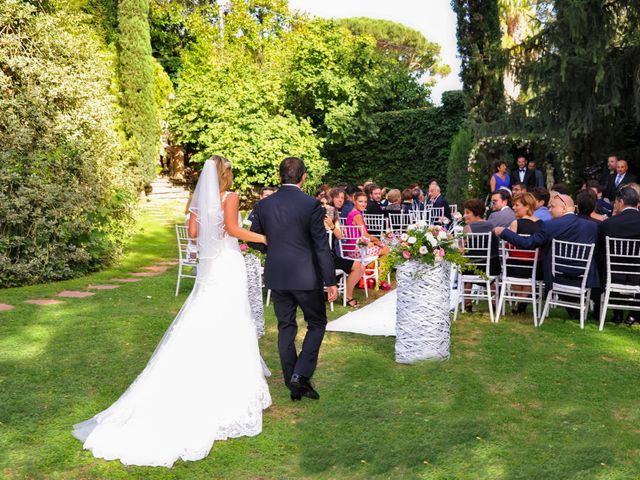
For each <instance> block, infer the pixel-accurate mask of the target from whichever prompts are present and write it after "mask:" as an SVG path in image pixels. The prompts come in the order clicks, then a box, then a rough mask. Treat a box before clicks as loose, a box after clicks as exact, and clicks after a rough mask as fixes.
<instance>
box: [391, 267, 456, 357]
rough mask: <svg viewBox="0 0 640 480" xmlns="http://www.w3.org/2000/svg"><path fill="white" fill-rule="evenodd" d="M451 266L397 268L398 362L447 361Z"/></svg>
mask: <svg viewBox="0 0 640 480" xmlns="http://www.w3.org/2000/svg"><path fill="white" fill-rule="evenodd" d="M450 272H451V265H449V263H448V262H441V263H437V264H436V265H434V266H429V265H426V264H424V263H422V262H418V261H415V260H410V261H408V262H405V263H403V264H401V265H399V266H398V271H397V279H398V289H397V294H398V302H397V306H396V362H398V363H415V362H419V361H421V360H448V359H449V356H450V352H449V347H450V345H451V337H450V335H451V332H450V329H451V318H450V316H449V295H450V292H449V276H450Z"/></svg>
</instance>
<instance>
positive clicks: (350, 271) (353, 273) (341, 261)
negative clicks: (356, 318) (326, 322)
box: [324, 189, 364, 307]
mask: <svg viewBox="0 0 640 480" xmlns="http://www.w3.org/2000/svg"><path fill="white" fill-rule="evenodd" d="M334 190H336V189H334ZM334 190H332V192H333V191H334ZM339 190H342V189H339ZM324 228H325V229H326V230H327V233H329V232H332V233H333V237H332V239H333V241H332V245H331V252H332V253H333V261H334V263H335V267H336V269H337V270H342V271H343V272H344V273H346V274H347V278H346V281H345V296H346V300H347V305H349V306H350V307H358V306H359V305H358V301H357V300H356V299H355V298H353V289H354V288H355V286H356V285H357V284H358V282H359V281H360V279H361V278H362V275H364V265H363V264H362V263H360V262H357V261H355V260H353V259H349V258H344V257H342V256H340V255H338V242H339V241H340V240H341V239H342V230H341V229H340V217H338V216H337V215H332V214H331V213H330V211H328V212H327V215H326V216H325V217H324Z"/></svg>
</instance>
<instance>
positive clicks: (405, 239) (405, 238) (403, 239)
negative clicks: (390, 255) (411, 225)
mask: <svg viewBox="0 0 640 480" xmlns="http://www.w3.org/2000/svg"><path fill="white" fill-rule="evenodd" d="M407 230H408V229H407ZM408 238H409V235H407V234H406V233H403V234H402V235H400V240H402V241H403V242H406V241H407V239H408Z"/></svg>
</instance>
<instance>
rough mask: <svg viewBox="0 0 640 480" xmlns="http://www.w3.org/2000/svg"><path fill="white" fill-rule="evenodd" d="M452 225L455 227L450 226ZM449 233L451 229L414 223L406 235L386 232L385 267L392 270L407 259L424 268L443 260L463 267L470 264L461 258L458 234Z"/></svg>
mask: <svg viewBox="0 0 640 480" xmlns="http://www.w3.org/2000/svg"><path fill="white" fill-rule="evenodd" d="M461 218H462V217H460V219H461ZM460 219H459V220H460ZM459 220H458V221H459ZM454 225H456V224H455V223H454ZM452 232H453V229H452V228H450V229H449V230H447V229H446V228H444V227H441V226H435V225H428V224H427V222H424V221H418V222H417V223H415V224H413V225H409V226H408V227H407V232H406V233H403V234H401V235H397V234H394V233H387V234H386V235H385V242H386V243H387V244H388V245H389V247H390V249H391V253H390V255H389V260H390V261H389V263H390V265H389V267H390V268H393V267H395V266H397V265H399V264H401V263H404V262H407V261H409V260H415V261H419V262H422V263H426V264H427V265H436V264H438V263H440V262H443V261H447V262H451V263H455V264H456V265H461V266H467V265H468V264H469V263H470V262H469V259H467V258H465V257H464V256H463V255H462V252H461V251H460V246H459V245H460V242H459V241H458V240H459V239H460V238H462V234H461V233H452Z"/></svg>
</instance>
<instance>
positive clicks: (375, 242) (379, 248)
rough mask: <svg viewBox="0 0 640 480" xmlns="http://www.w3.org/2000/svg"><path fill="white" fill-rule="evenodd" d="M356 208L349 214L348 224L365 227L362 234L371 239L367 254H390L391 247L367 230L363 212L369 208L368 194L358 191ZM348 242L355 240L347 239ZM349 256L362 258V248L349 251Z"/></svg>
mask: <svg viewBox="0 0 640 480" xmlns="http://www.w3.org/2000/svg"><path fill="white" fill-rule="evenodd" d="M353 203H354V208H353V210H351V211H350V212H349V215H347V221H346V224H347V226H350V225H357V226H362V227H363V229H362V230H363V233H362V236H363V237H366V238H368V239H369V241H370V243H369V246H368V247H367V255H372V256H374V255H375V256H378V257H381V256H383V255H388V254H389V247H388V246H387V245H385V244H384V243H382V241H381V240H380V239H379V238H377V237H375V236H373V235H371V234H370V233H369V232H368V230H367V225H366V224H365V223H364V217H363V216H362V214H363V212H364V211H365V210H366V208H367V195H366V194H365V193H364V192H358V193H356V194H355V195H354V198H353ZM347 242H348V243H351V244H353V243H355V240H347ZM349 256H350V257H352V258H360V256H361V255H360V250H359V249H355V250H354V251H353V252H349Z"/></svg>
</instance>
